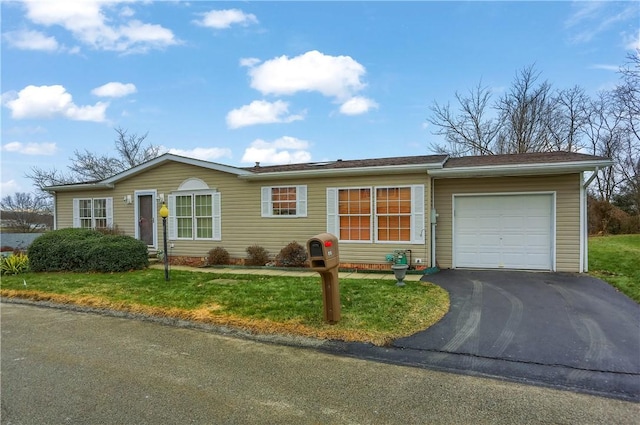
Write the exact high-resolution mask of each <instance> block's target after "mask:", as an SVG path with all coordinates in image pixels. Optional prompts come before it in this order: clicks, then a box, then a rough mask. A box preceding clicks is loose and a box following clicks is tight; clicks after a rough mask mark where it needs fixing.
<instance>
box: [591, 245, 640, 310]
mask: <svg viewBox="0 0 640 425" xmlns="http://www.w3.org/2000/svg"><path fill="white" fill-rule="evenodd" d="M589 274H591V275H593V276H595V277H597V278H599V279H602V280H604V281H606V282H608V283H609V284H611V285H612V286H614V287H616V288H617V289H618V290H619V291H620V292H622V293H624V294H626V295H627V296H628V297H629V298H631V299H633V300H635V301H636V302H638V303H640V235H616V236H597V237H590V238H589Z"/></svg>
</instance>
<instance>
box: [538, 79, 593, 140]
mask: <svg viewBox="0 0 640 425" xmlns="http://www.w3.org/2000/svg"><path fill="white" fill-rule="evenodd" d="M588 102H589V97H588V96H587V95H586V94H585V92H584V90H583V89H582V88H581V87H580V86H574V87H572V88H570V89H562V90H559V91H557V92H556V93H555V95H554V97H553V99H552V100H551V106H550V112H551V113H550V116H549V118H548V120H547V139H548V145H547V146H546V147H545V149H544V150H545V151H566V152H576V151H578V150H580V148H582V144H581V134H582V133H581V131H582V129H584V126H585V125H586V124H587V115H588V112H587V106H588Z"/></svg>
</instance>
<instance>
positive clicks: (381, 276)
mask: <svg viewBox="0 0 640 425" xmlns="http://www.w3.org/2000/svg"><path fill="white" fill-rule="evenodd" d="M149 268H151V269H159V270H163V269H164V266H163V265H162V264H160V263H156V264H152V265H151V266H149ZM169 269H170V270H184V271H190V272H201V273H216V274H242V275H263V276H294V277H318V276H319V274H318V273H317V272H314V271H311V270H309V271H300V270H299V269H296V270H282V269H271V268H268V267H265V268H240V267H238V268H236V267H189V266H169ZM423 276H424V275H423V274H407V276H406V277H405V279H404V281H405V282H419V281H420V279H421V278H422V277H423ZM338 277H339V278H340V279H378V280H393V281H395V280H396V278H395V277H394V276H393V273H392V272H391V270H389V271H388V272H387V273H384V272H380V273H369V272H366V273H363V272H360V273H358V272H339V273H338Z"/></svg>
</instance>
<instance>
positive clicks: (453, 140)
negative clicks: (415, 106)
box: [428, 82, 502, 156]
mask: <svg viewBox="0 0 640 425" xmlns="http://www.w3.org/2000/svg"><path fill="white" fill-rule="evenodd" d="M455 96H456V100H457V101H458V106H459V110H458V111H457V112H456V113H454V112H452V111H451V106H450V105H449V104H446V105H440V104H438V103H437V102H434V104H433V106H431V108H430V109H431V112H432V116H431V118H429V119H428V121H429V122H430V123H431V124H433V125H435V126H436V127H437V130H436V132H435V134H437V135H440V136H444V137H445V141H446V142H447V145H448V146H440V145H437V144H436V145H433V146H432V148H433V149H434V150H436V151H437V152H441V153H448V154H450V155H452V156H463V155H491V154H493V153H494V152H493V149H494V146H495V144H496V139H497V136H498V134H499V132H500V130H501V128H502V122H501V121H500V119H499V117H496V118H490V117H489V116H488V115H489V114H490V112H489V102H490V100H491V96H492V93H491V90H490V89H489V88H488V87H486V86H483V85H482V82H480V83H479V84H478V85H477V86H476V87H474V88H473V89H471V90H469V93H468V94H467V95H466V96H463V95H461V94H460V93H458V92H456V94H455Z"/></svg>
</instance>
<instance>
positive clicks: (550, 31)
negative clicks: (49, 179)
mask: <svg viewBox="0 0 640 425" xmlns="http://www.w3.org/2000/svg"><path fill="white" fill-rule="evenodd" d="M0 8H1V19H2V22H1V24H2V25H1V33H2V34H1V81H0V85H1V86H0V92H1V93H2V107H1V110H2V117H1V118H2V129H1V144H0V155H1V164H2V171H1V176H0V192H1V194H2V196H3V197H4V196H6V195H11V194H13V193H15V192H34V190H35V189H34V187H33V184H32V182H31V180H29V179H28V178H26V177H25V174H26V173H27V172H29V170H30V169H31V168H32V167H39V168H43V169H47V170H51V169H54V168H55V169H57V170H60V171H67V167H68V165H69V164H70V163H71V161H70V158H72V157H73V155H74V152H75V151H81V152H82V151H84V150H88V151H90V152H93V153H96V154H98V155H103V154H111V153H113V150H114V141H115V139H116V132H115V130H114V129H115V128H122V129H124V130H126V131H128V133H129V134H136V135H143V134H145V133H148V136H147V139H146V140H147V141H148V142H149V143H152V144H154V145H158V146H161V147H162V149H163V152H172V153H175V154H178V155H183V156H188V157H194V158H199V159H204V160H207V161H213V162H218V163H222V164H227V165H232V166H253V165H254V164H255V162H260V163H261V164H263V165H267V164H288V163H299V162H316V161H327V160H336V159H365V158H382V157H390V156H405V155H425V154H430V153H433V152H432V150H431V146H432V145H433V144H434V143H438V142H440V141H441V139H440V137H441V136H437V135H436V134H434V131H435V129H434V127H433V125H430V124H429V123H428V121H427V118H428V117H429V107H430V106H432V105H433V104H434V102H438V103H439V104H446V103H447V102H452V106H455V103H454V102H453V101H454V100H455V94H456V92H460V93H465V92H468V90H470V89H471V88H473V87H475V86H477V85H478V84H479V83H480V82H481V83H482V85H483V86H487V87H489V88H490V89H491V91H492V93H493V95H494V96H496V97H499V96H500V94H501V93H502V92H504V90H505V89H506V88H508V87H509V85H510V83H511V82H512V81H513V79H514V77H515V75H516V73H517V71H519V70H521V69H523V68H525V67H527V66H530V65H534V67H535V69H536V70H537V71H539V72H540V73H541V76H540V79H541V80H547V81H548V82H550V83H551V84H552V86H553V87H554V88H557V89H563V88H570V87H573V86H574V85H579V86H581V87H582V88H584V89H585V91H586V92H587V93H588V94H595V93H596V92H597V91H598V90H606V89H610V88H612V87H613V86H614V85H615V84H616V82H617V81H618V74H617V70H618V67H619V66H621V65H623V64H624V63H625V57H626V55H627V54H629V53H630V52H633V51H634V49H637V48H640V3H638V2H610V1H607V2H592V1H589V2H584V1H582V2H569V1H559V2H545V1H537V2H506V1H494V2H456V1H450V2H431V1H422V2H418V1H414V2H399V1H394V2H374V1H357V2H342V1H319V2H304V1H283V2H270V1H256V2H252V1H237V2H217V1H216V2H212V1H87V0H84V1H82V0H76V1H71V0H53V1H39V2H35V1H1V3H0Z"/></svg>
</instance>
